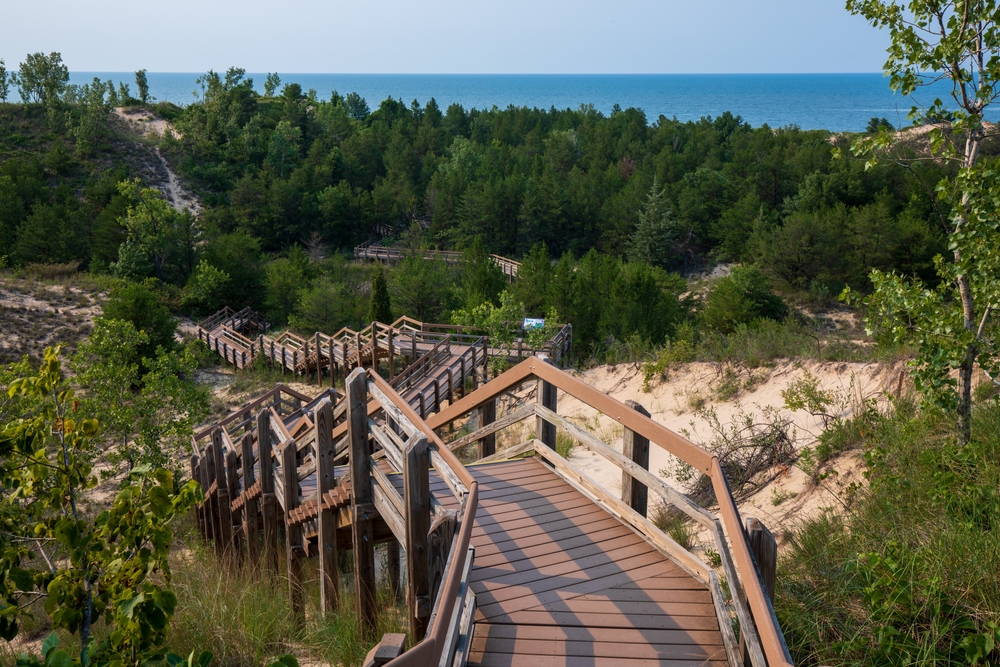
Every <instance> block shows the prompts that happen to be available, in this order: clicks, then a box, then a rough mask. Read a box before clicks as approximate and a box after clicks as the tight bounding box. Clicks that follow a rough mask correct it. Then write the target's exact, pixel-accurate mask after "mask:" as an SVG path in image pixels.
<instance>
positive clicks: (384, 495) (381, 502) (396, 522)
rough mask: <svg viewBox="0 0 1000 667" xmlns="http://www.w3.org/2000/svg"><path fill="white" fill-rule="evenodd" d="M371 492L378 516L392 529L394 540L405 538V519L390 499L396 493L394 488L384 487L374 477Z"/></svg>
mask: <svg viewBox="0 0 1000 667" xmlns="http://www.w3.org/2000/svg"><path fill="white" fill-rule="evenodd" d="M372 494H373V497H374V499H375V509H376V510H378V513H379V516H380V517H381V518H382V520H383V521H385V523H386V525H387V526H389V530H391V531H392V534H393V536H394V537H395V538H396V539H395V540H394V541H395V542H397V543H398V542H399V541H400V540H405V539H406V520H405V519H404V518H403V514H402V513H401V512H400V510H399V509H397V508H396V505H395V503H394V502H393V500H392V496H393V495H396V491H395V489H391V488H386V487H385V486H384V485H383V484H382V482H380V481H378V479H376V481H375V484H374V485H373V486H372Z"/></svg>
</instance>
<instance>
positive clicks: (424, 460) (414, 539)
mask: <svg viewBox="0 0 1000 667" xmlns="http://www.w3.org/2000/svg"><path fill="white" fill-rule="evenodd" d="M430 461H431V452H430V449H429V447H428V445H427V436H425V435H423V434H422V433H420V434H417V435H416V436H414V437H413V439H412V440H411V442H410V444H409V446H408V447H407V448H406V455H405V460H404V461H403V485H404V496H405V497H404V503H405V506H406V578H407V584H408V585H407V589H406V608H407V610H408V611H409V623H410V637H411V638H412V640H413V641H414V642H419V641H420V640H421V639H423V638H424V635H425V634H426V633H427V622H428V621H429V620H430V615H431V590H430V588H431V582H430V554H429V552H428V540H429V538H428V532H429V531H430V527H431V495H430V480H429V472H430Z"/></svg>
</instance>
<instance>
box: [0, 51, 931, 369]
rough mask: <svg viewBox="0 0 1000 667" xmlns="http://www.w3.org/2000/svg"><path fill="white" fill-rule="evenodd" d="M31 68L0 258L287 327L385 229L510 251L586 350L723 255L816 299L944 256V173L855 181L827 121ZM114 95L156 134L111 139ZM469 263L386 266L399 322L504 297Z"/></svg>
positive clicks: (316, 310) (15, 128) (47, 65)
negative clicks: (182, 96) (158, 82)
mask: <svg viewBox="0 0 1000 667" xmlns="http://www.w3.org/2000/svg"><path fill="white" fill-rule="evenodd" d="M36 55H38V56H39V58H35V59H34V60H32V61H31V62H29V63H27V64H28V65H29V71H28V72H21V75H20V78H19V80H18V81H17V83H18V88H19V90H21V92H22V103H20V104H18V103H8V104H3V105H0V127H2V128H3V132H2V134H0V160H2V163H0V256H6V257H7V259H6V261H7V262H8V263H9V264H11V265H14V266H26V265H29V264H46V263H59V264H64V263H70V262H79V264H80V266H81V267H82V268H84V269H89V270H90V271H91V272H94V273H111V274H114V275H117V276H119V277H124V278H129V279H133V280H144V279H147V278H152V279H155V283H156V284H157V285H159V289H160V290H161V293H162V294H163V295H164V296H163V298H164V300H166V301H168V302H169V303H170V304H171V307H173V308H174V309H175V310H178V309H180V310H187V311H188V312H191V313H192V314H195V315H197V314H201V313H205V312H209V311H212V310H214V309H216V308H218V307H221V306H222V305H230V306H234V307H240V306H244V305H251V306H254V307H255V308H260V309H263V310H265V311H266V312H267V314H268V315H269V316H270V317H271V318H272V320H273V321H274V322H275V323H276V324H283V323H285V322H290V323H291V324H292V326H295V327H298V328H300V329H302V330H305V331H312V330H315V329H319V328H322V329H325V330H335V329H337V328H339V327H340V326H343V325H352V326H360V325H362V324H363V323H364V322H365V318H366V317H367V310H368V309H367V300H368V297H367V294H368V287H367V285H368V283H369V280H370V271H369V270H368V269H366V268H364V267H359V266H357V265H354V264H353V263H351V262H349V261H347V258H345V257H344V256H342V253H349V252H350V250H351V249H352V248H353V247H354V246H355V245H357V244H359V243H362V242H365V241H366V240H374V239H376V238H378V237H379V236H380V235H378V234H376V233H375V230H376V229H379V230H383V231H384V230H387V229H388V230H392V232H391V233H390V238H389V239H387V240H385V241H383V242H387V243H397V244H401V245H405V246H408V247H411V248H418V247H429V248H442V249H459V250H465V251H466V252H467V253H469V254H470V258H471V261H472V262H473V264H475V260H476V259H477V258H478V259H480V260H484V261H485V253H489V252H493V253H498V254H502V255H504V256H508V257H512V258H516V259H524V260H526V267H525V271H524V272H523V273H522V275H521V276H520V279H519V280H518V281H517V283H515V285H514V286H513V287H512V292H514V293H515V294H516V296H517V297H518V299H519V300H520V303H522V304H523V306H524V312H525V313H526V314H528V315H536V316H542V315H545V314H547V313H550V312H552V311H553V310H554V311H555V314H557V315H558V316H559V317H560V318H562V319H565V320H568V321H570V322H572V323H573V324H574V326H576V327H577V330H578V332H577V333H578V335H577V340H578V341H579V343H580V344H581V347H580V348H579V350H580V351H582V352H583V353H584V354H586V353H589V352H591V351H593V350H595V349H597V348H598V347H601V346H602V345H604V346H606V343H607V342H608V341H621V340H625V339H628V338H629V337H636V336H638V337H639V338H641V339H643V340H645V341H647V342H649V343H652V344H660V343H662V342H663V341H664V340H665V339H666V338H667V337H668V336H669V335H670V334H671V333H672V332H673V331H674V330H675V329H676V327H677V326H678V325H680V324H681V323H683V321H685V320H686V319H690V318H691V317H692V315H693V314H694V311H693V310H692V308H693V306H694V305H696V304H694V303H693V302H691V301H690V300H688V301H685V300H684V299H683V298H682V295H685V294H687V292H688V285H687V281H686V280H685V279H684V278H690V277H691V276H692V275H697V274H698V272H700V271H704V270H705V269H706V268H709V267H711V266H712V265H713V264H715V263H718V262H739V263H744V264H755V265H757V266H759V267H761V268H762V269H763V270H764V272H765V273H766V274H767V280H768V281H770V283H769V284H771V285H773V286H774V287H776V288H777V289H778V290H779V291H783V292H786V293H794V294H800V295H805V296H806V297H807V298H808V299H810V300H811V301H813V302H815V303H824V302H828V301H830V300H832V299H833V298H835V296H836V295H837V294H838V293H839V292H840V290H841V289H842V288H843V287H844V286H845V285H850V286H852V287H853V288H854V289H856V290H861V291H862V292H863V291H865V290H866V289H867V288H868V285H867V280H868V279H867V275H868V272H869V271H870V270H871V269H872V268H878V269H883V270H897V271H900V272H902V273H903V274H907V275H914V276H918V277H921V278H923V279H925V280H928V281H930V282H933V281H934V280H935V273H934V269H933V257H934V256H935V255H936V254H938V253H940V252H942V251H943V250H944V249H945V234H944V233H943V226H942V225H943V223H944V222H945V219H944V218H943V217H942V216H941V212H940V211H939V210H938V202H937V199H936V197H935V195H934V189H933V188H934V185H935V184H936V183H937V182H938V181H939V180H940V178H941V177H942V176H943V175H944V171H945V167H943V166H941V165H940V164H939V163H935V162H924V163H919V164H917V165H916V166H911V167H910V168H908V169H904V168H902V167H900V166H898V165H895V164H888V163H887V164H881V165H878V166H875V167H874V168H871V169H867V170H866V169H865V165H864V163H863V162H862V161H860V160H855V159H852V158H850V157H846V156H848V155H849V151H845V152H844V154H845V157H843V158H842V159H836V157H835V155H834V153H835V149H836V148H838V147H845V146H846V143H847V138H845V137H841V136H835V135H831V134H830V133H829V132H825V131H803V130H800V129H799V128H796V127H785V128H770V127H767V126H762V127H758V128H754V127H751V126H749V125H748V124H747V123H745V122H743V121H742V120H741V119H740V117H739V116H735V115H732V114H729V113H726V114H723V115H721V116H719V117H718V118H703V119H701V120H699V121H697V122H679V121H677V120H675V119H670V118H665V117H662V116H661V117H660V118H657V119H655V120H652V121H651V120H650V119H648V118H646V116H645V114H644V113H643V112H642V111H641V110H639V109H632V108H630V109H624V110H622V109H618V108H616V109H615V110H614V111H613V112H612V113H611V114H610V115H608V116H605V115H603V114H601V113H599V112H597V111H595V110H594V109H593V108H588V107H581V108H579V109H576V110H571V109H565V110H559V109H549V110H540V109H528V108H515V107H510V108H507V109H498V108H495V107H494V108H492V109H488V110H478V109H468V110H467V109H464V108H462V107H461V106H459V105H455V104H453V105H451V106H449V107H448V108H447V109H445V110H443V111H442V109H441V108H440V107H439V106H438V105H437V103H436V102H435V101H434V100H433V99H432V100H430V101H429V102H428V103H427V104H426V106H421V105H420V104H418V103H417V102H416V101H414V102H413V103H412V104H410V105H406V104H405V103H404V102H403V101H401V100H394V99H391V98H390V99H386V100H384V101H383V102H382V103H381V104H380V105H379V106H378V107H377V108H376V109H374V110H372V109H370V108H369V105H368V103H367V101H366V100H364V99H363V98H361V97H360V96H358V95H357V94H354V93H350V94H347V95H346V96H344V95H340V94H338V93H334V94H333V95H332V96H331V98H330V99H329V100H319V99H317V97H316V94H315V92H314V91H303V90H302V89H301V87H300V86H299V85H298V84H296V83H294V82H289V83H284V84H282V82H281V81H280V79H279V78H278V76H277V75H270V76H268V78H267V81H266V82H265V85H264V93H263V94H260V93H258V92H257V91H256V90H255V87H254V82H253V81H252V80H251V79H249V78H247V77H246V76H245V73H244V72H243V71H242V70H240V69H236V68H233V69H230V70H228V71H227V72H226V73H225V74H219V73H216V72H208V73H207V74H205V75H204V76H203V77H201V78H200V79H199V81H200V82H201V84H202V86H203V89H204V93H203V98H202V99H201V100H199V101H198V102H195V103H192V104H190V105H188V106H187V107H184V108H180V107H177V106H174V105H172V104H169V103H159V104H156V103H154V102H153V101H152V100H151V99H150V97H149V92H148V88H147V86H146V84H145V73H144V72H141V71H140V72H139V73H137V78H136V84H137V88H138V92H137V94H136V95H137V96H135V97H133V96H132V94H131V92H130V89H129V86H128V85H125V84H121V83H120V84H119V85H118V86H117V87H115V86H114V85H113V84H112V82H110V81H108V82H103V83H102V82H101V81H100V80H96V79H95V80H94V81H93V82H92V83H91V84H87V85H84V86H72V85H69V84H68V73H67V71H66V70H65V65H63V64H62V62H61V59H60V58H59V56H58V54H51V55H50V56H44V55H42V54H36ZM25 66H26V65H25V64H22V70H23V69H24V68H25ZM32 67H33V68H35V71H31V68H32ZM25 81H29V82H30V81H36V83H35V84H34V88H31V87H30V86H29V85H28V84H26V83H25ZM8 87H9V86H8ZM5 96H6V92H5ZM119 105H123V106H133V107H145V108H147V109H149V110H150V111H152V112H154V113H155V114H157V115H158V116H159V117H161V118H163V119H166V120H167V121H169V122H170V123H171V124H172V126H173V128H174V131H167V132H165V133H163V135H162V137H160V138H159V139H157V140H152V139H149V138H144V139H141V140H138V142H136V141H132V142H130V141H127V140H125V139H123V130H122V128H121V126H120V124H118V123H116V116H115V114H114V113H113V109H114V107H116V106H119ZM878 126H879V123H878V122H876V121H875V120H874V119H873V124H872V128H871V129H873V130H877V129H878ZM133 139H134V138H133ZM127 146H132V148H131V149H129V150H125V147H127ZM139 149H145V150H146V152H147V155H146V158H145V159H147V160H148V159H150V158H149V155H151V154H152V153H151V151H153V150H154V149H155V150H157V151H159V154H161V155H163V156H165V157H166V159H167V160H169V162H170V164H172V165H173V166H174V168H175V169H176V170H177V171H178V172H179V173H180V174H182V175H183V176H184V177H185V178H186V179H187V180H188V182H189V183H191V184H192V186H193V188H194V189H195V191H196V192H197V194H198V195H199V196H200V198H201V200H202V201H203V203H204V210H202V211H201V213H200V215H199V216H198V217H197V218H196V217H195V216H193V215H190V214H187V213H181V212H177V211H174V210H172V209H171V208H170V207H169V206H167V205H166V203H165V201H164V199H163V198H162V197H161V196H160V195H159V194H158V193H157V191H156V190H154V189H151V188H147V187H146V185H147V184H146V183H142V182H139V181H135V180H129V179H130V178H134V177H136V176H139V177H141V176H143V174H144V172H143V170H142V169H141V168H139V167H141V163H142V156H141V150H139ZM137 150H139V152H138V153H137V152H136V151H137ZM137 155H138V156H139V157H137ZM348 257H349V255H348ZM486 264H488V261H486ZM471 266H472V264H470V263H469V262H466V263H465V264H463V265H462V266H459V267H455V266H449V265H445V264H443V263H441V264H437V263H434V262H423V261H417V260H416V259H414V260H413V261H410V262H404V263H403V264H402V265H401V266H400V267H396V268H390V269H389V270H388V282H389V285H390V287H391V291H392V297H393V309H392V310H393V312H394V313H395V314H396V315H399V314H404V313H405V314H408V315H411V316H414V317H419V318H423V319H427V320H441V321H446V320H449V319H451V318H452V317H453V313H454V312H455V311H457V310H459V309H463V308H464V309H470V308H474V307H475V306H477V305H480V304H481V303H483V302H484V301H489V302H493V303H496V304H499V299H498V297H499V294H500V293H501V291H502V290H503V289H504V283H503V281H502V279H500V278H499V277H498V276H497V275H495V274H491V273H490V270H489V267H488V266H483V265H482V262H480V264H479V268H478V269H469V270H468V271H467V270H466V268H469V267H471ZM466 273H469V274H471V275H470V276H468V277H466V276H465V275H464V274H466ZM594 294H597V295H601V296H603V297H605V298H603V299H593V298H591V295H594Z"/></svg>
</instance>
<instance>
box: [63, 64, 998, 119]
mask: <svg viewBox="0 0 1000 667" xmlns="http://www.w3.org/2000/svg"><path fill="white" fill-rule="evenodd" d="M201 75H202V73H195V72H149V73H148V75H147V76H148V79H149V86H150V93H151V94H152V95H153V96H154V97H155V98H157V99H158V100H160V101H168V102H172V103H174V104H179V105H187V104H190V103H192V102H196V101H199V99H200V97H201V86H200V85H198V84H197V83H196V81H197V79H198V77H200V76H201ZM95 76H97V77H99V78H100V79H101V80H108V79H111V80H112V81H114V82H115V84H116V85H117V83H118V82H119V81H121V82H124V83H131V84H132V85H133V87H134V83H133V82H132V79H133V74H132V73H131V72H71V73H70V80H71V83H75V84H82V83H87V82H89V81H91V80H92V79H93V78H94V77H95ZM246 76H247V77H249V78H251V79H253V83H254V87H255V89H256V90H257V91H258V92H261V93H262V92H263V84H264V78H265V77H266V74H265V73H260V72H253V73H250V72H248V73H247V74H246ZM279 76H280V77H281V79H282V83H290V82H295V83H298V84H300V85H301V86H302V89H303V91H308V90H310V89H313V90H315V91H316V94H317V97H318V98H319V99H323V100H326V99H329V98H330V94H331V92H332V91H334V90H336V91H338V92H339V93H340V94H342V95H343V94H346V93H349V92H357V93H358V94H360V95H361V96H362V97H364V98H365V99H366V100H367V101H368V104H369V105H370V106H371V108H373V109H375V108H377V107H378V105H379V103H380V102H381V101H382V100H384V99H386V98H387V97H392V98H393V99H401V100H402V101H403V102H404V103H405V104H407V105H409V104H410V103H411V102H412V101H413V100H416V101H417V102H418V103H419V104H421V105H426V104H427V102H428V101H429V100H430V99H431V98H434V99H435V101H436V102H437V104H438V106H439V107H440V108H441V109H442V110H444V109H446V108H447V106H448V105H450V104H452V103H457V104H461V105H462V106H463V107H464V108H466V109H472V108H475V109H490V108H492V107H493V106H497V107H498V108H501V109H503V108H507V107H508V106H510V105H513V106H515V107H528V108H540V109H550V108H552V107H555V108H556V109H567V108H568V109H578V108H580V106H581V105H586V106H592V107H593V108H594V110H596V111H598V112H600V113H602V114H604V115H609V114H611V113H612V111H613V109H614V107H615V105H616V104H617V105H618V106H619V107H620V108H621V109H627V108H629V107H633V108H637V109H641V110H643V111H644V113H645V115H646V119H647V122H649V123H653V122H655V121H656V119H657V118H658V117H659V116H660V115H663V116H666V117H667V118H673V117H676V118H678V119H679V120H682V121H687V120H697V119H699V118H702V117H704V116H712V117H716V116H719V115H721V114H722V113H723V112H725V111H730V112H731V113H733V114H736V115H739V116H741V117H742V118H743V120H745V121H747V122H748V123H750V124H751V125H753V126H760V125H764V124H767V125H769V126H771V127H785V126H789V125H795V126H798V127H800V128H801V129H804V130H829V131H832V132H845V131H846V132H852V131H861V130H863V129H864V128H865V126H866V125H867V123H868V121H869V119H871V118H872V117H879V118H883V117H884V118H887V119H888V120H889V121H890V122H891V123H892V124H893V125H895V126H897V127H899V126H904V125H907V124H909V123H908V121H907V119H906V116H907V113H908V112H909V110H910V107H911V106H912V105H913V103H912V101H911V100H909V99H908V98H903V97H902V96H900V95H896V94H893V93H892V91H890V90H889V84H888V81H887V79H886V77H885V76H883V74H882V73H881V72H871V73H820V74H794V73H777V74H384V73H380V74H336V73H322V74H316V73H298V74H296V73H288V74H281V73H279ZM946 92H947V87H941V88H939V89H934V90H933V91H930V90H928V91H924V99H926V100H931V99H933V97H935V96H938V97H940V96H942V95H943V94H945V93H946ZM989 119H990V120H1000V112H998V114H997V116H996V117H993V116H991V117H990V118H989Z"/></svg>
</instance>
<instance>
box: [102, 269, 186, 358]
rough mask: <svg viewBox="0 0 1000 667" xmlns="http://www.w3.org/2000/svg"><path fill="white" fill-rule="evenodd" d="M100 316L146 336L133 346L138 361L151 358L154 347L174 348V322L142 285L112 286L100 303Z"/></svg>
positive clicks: (153, 356) (164, 307)
mask: <svg viewBox="0 0 1000 667" xmlns="http://www.w3.org/2000/svg"><path fill="white" fill-rule="evenodd" d="M103 317H104V318H105V319H108V320H123V321H125V322H129V323H131V324H132V326H133V327H135V330H136V331H140V332H142V333H143V334H144V335H145V336H146V338H147V341H146V342H145V343H142V344H140V345H139V346H138V347H137V353H138V357H139V358H140V359H153V358H155V357H156V349H157V348H163V349H164V350H167V351H169V350H173V349H174V346H175V341H174V332H175V331H176V330H177V322H176V320H174V318H173V315H171V314H170V311H169V310H168V309H167V307H166V306H164V305H163V304H161V303H160V302H159V300H158V299H157V297H156V294H155V293H154V292H153V291H152V290H151V289H150V288H149V287H147V286H146V285H145V284H142V283H123V284H119V285H117V286H116V287H114V288H113V289H112V290H111V294H110V296H109V297H108V300H107V301H106V302H105V303H104V309H103Z"/></svg>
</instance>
